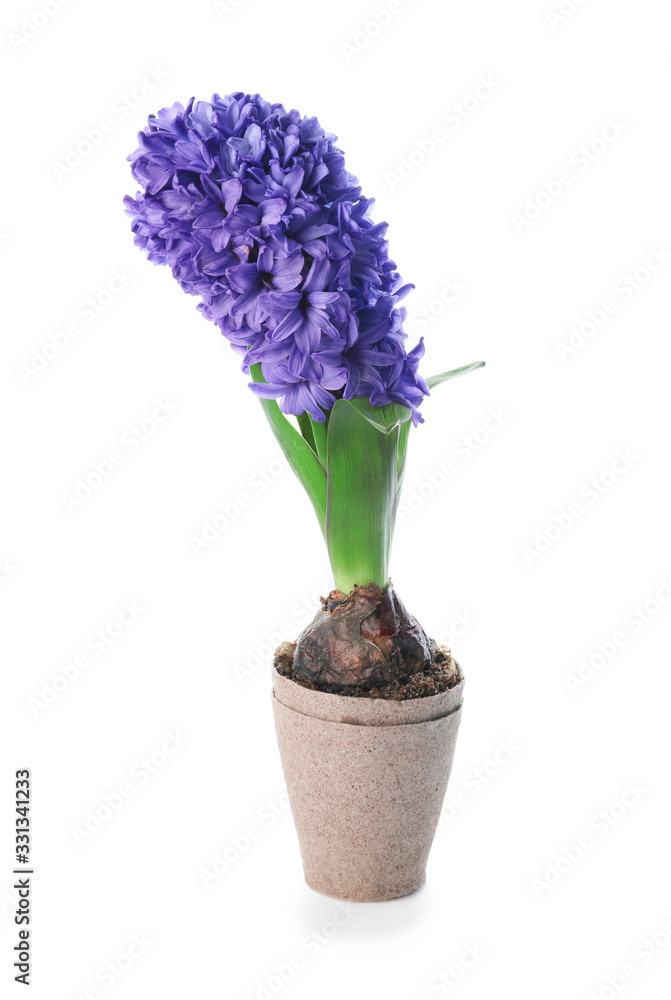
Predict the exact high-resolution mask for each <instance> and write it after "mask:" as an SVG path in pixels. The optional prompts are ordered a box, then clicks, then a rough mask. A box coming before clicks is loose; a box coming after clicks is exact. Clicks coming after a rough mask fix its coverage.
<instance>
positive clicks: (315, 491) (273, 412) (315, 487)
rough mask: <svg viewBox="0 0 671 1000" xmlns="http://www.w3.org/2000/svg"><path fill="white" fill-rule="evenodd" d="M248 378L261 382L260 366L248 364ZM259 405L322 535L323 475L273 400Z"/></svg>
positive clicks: (312, 455) (302, 440)
mask: <svg viewBox="0 0 671 1000" xmlns="http://www.w3.org/2000/svg"><path fill="white" fill-rule="evenodd" d="M250 371H251V375H252V378H253V380H254V381H255V382H265V379H264V377H263V373H262V372H261V365H260V364H256V365H251V367H250ZM259 402H260V403H261V406H262V407H263V410H264V413H265V415H266V417H267V418H268V423H269V424H270V426H271V428H272V431H273V434H274V435H275V437H276V439H277V442H278V444H279V446H280V448H281V449H282V451H283V452H284V457H285V458H286V460H287V462H288V463H289V465H290V466H291V468H292V469H293V471H294V472H295V473H296V475H297V476H298V478H299V479H300V481H301V483H302V485H303V487H304V488H305V490H306V492H307V494H308V496H309V497H310V500H311V501H312V506H313V507H314V509H315V513H316V515H317V519H318V520H319V526H320V527H321V529H322V532H324V534H325V533H326V502H327V497H326V472H325V470H324V467H323V465H322V464H321V463H320V461H319V459H318V458H317V456H316V455H315V453H314V451H313V450H312V448H311V447H310V445H309V444H308V442H307V441H305V440H304V438H302V437H301V435H300V434H299V433H298V431H297V430H296V428H295V427H294V426H293V424H291V423H289V421H288V420H287V418H286V417H285V416H284V414H283V413H282V411H281V410H280V408H279V406H278V405H277V402H276V401H275V400H274V399H261V398H260V397H259Z"/></svg>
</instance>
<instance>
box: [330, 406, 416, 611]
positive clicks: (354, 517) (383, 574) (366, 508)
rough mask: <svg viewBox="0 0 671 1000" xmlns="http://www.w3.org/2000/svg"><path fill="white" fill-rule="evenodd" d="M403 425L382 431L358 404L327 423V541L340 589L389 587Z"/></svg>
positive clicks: (338, 410)
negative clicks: (399, 428) (401, 428)
mask: <svg viewBox="0 0 671 1000" xmlns="http://www.w3.org/2000/svg"><path fill="white" fill-rule="evenodd" d="M398 436H399V432H398V426H397V425H396V426H394V427H393V428H391V429H390V431H389V432H385V433H380V425H379V424H378V423H377V422H373V421H371V420H370V419H369V418H368V416H365V415H363V414H362V412H361V408H360V407H359V406H357V405H355V401H354V400H347V399H339V400H337V401H336V403H335V405H334V407H333V409H332V410H331V415H330V418H329V425H328V460H327V484H328V485H327V492H328V501H327V508H326V542H327V545H328V549H329V556H330V559H331V566H332V567H333V575H334V577H335V583H336V587H338V589H339V590H342V591H343V592H344V593H346V594H347V593H349V591H350V590H352V588H353V587H354V585H355V584H358V585H359V586H361V587H364V586H366V585H367V584H369V583H377V584H378V585H379V586H380V587H382V588H385V587H386V586H387V577H388V568H389V555H390V552H391V542H392V537H393V533H394V519H395V515H396V504H397V496H398V472H397V466H398Z"/></svg>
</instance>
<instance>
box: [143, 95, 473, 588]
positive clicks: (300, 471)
mask: <svg viewBox="0 0 671 1000" xmlns="http://www.w3.org/2000/svg"><path fill="white" fill-rule="evenodd" d="M138 138H139V146H138V148H137V150H136V151H135V152H134V153H132V154H131V155H130V156H129V160H130V161H131V164H132V172H133V176H134V178H135V180H136V181H137V183H138V184H139V185H140V187H141V190H140V191H139V192H138V193H137V194H136V196H135V197H134V198H132V197H127V198H126V201H125V204H126V208H127V211H128V212H129V214H130V215H131V216H132V229H133V232H134V234H135V243H136V244H137V245H138V246H139V247H141V248H142V249H143V250H144V251H146V253H147V256H148V258H149V260H151V261H152V262H153V263H154V264H167V265H168V266H169V267H170V268H171V270H172V273H173V275H174V277H175V278H176V279H177V281H178V282H179V284H180V285H181V287H182V288H183V289H184V291H186V292H188V293H190V294H191V295H197V296H199V297H200V299H201V301H200V302H199V304H198V308H199V309H200V311H201V312H202V313H203V315H204V316H205V317H206V318H207V319H209V320H211V321H212V322H214V323H215V324H216V325H217V326H218V327H219V329H220V330H221V332H222V333H223V335H224V336H225V337H226V339H227V340H228V341H229V342H230V344H231V346H232V348H233V350H235V351H236V352H237V353H238V354H240V355H241V356H242V359H243V360H242V370H243V372H244V373H245V374H246V375H248V376H249V377H250V379H251V382H250V389H251V391H252V392H253V393H254V394H255V395H256V396H257V397H258V398H259V400H260V402H261V405H262V406H263V409H264V411H265V414H266V417H267V418H268V421H269V423H270V426H271V428H272V430H273V433H274V435H275V437H276V439H277V441H278V443H279V445H280V447H281V448H282V451H283V452H284V455H285V456H286V459H287V461H288V463H289V465H290V466H291V468H292V469H293V471H294V472H295V474H296V475H297V476H298V478H299V480H300V481H301V483H302V485H303V486H304V488H305V490H306V491H307V493H308V496H309V497H310V500H311V502H312V505H313V507H314V510H315V513H316V515H317V519H318V521H319V525H320V528H321V530H322V532H323V534H324V538H325V540H326V544H327V547H328V552H329V557H330V561H331V566H332V568H333V574H334V580H335V586H336V590H337V591H338V592H340V593H341V595H348V594H350V592H352V591H353V590H354V589H355V588H356V587H366V586H368V585H374V586H375V587H377V588H379V590H380V591H381V592H383V593H384V592H386V590H387V588H388V575H389V556H390V550H391V542H392V535H393V531H394V521H395V515H396V509H397V505H398V498H399V491H400V487H401V481H402V477H403V469H404V465H405V458H406V450H407V445H408V435H409V430H410V427H411V426H412V425H413V424H414V425H417V424H418V423H421V422H422V420H423V418H422V416H421V413H420V406H421V403H422V400H423V398H424V396H426V395H428V394H429V392H430V390H431V389H432V388H433V387H434V386H436V385H438V384H439V383H441V382H444V381H447V380H448V379H451V378H454V377H455V376H458V375H462V374H465V373H466V372H469V371H473V370H474V369H476V368H479V367H481V366H482V364H484V362H476V363H473V364H469V365H465V366H463V367H461V368H457V369H455V370H454V371H449V372H444V373H443V374H440V375H436V376H433V377H432V378H428V379H424V378H423V377H422V376H421V375H420V374H419V371H418V366H419V361H420V359H421V357H422V355H423V353H424V346H423V342H422V341H421V340H420V342H419V343H418V344H417V345H416V346H415V347H413V348H412V350H410V351H408V350H407V347H406V339H407V338H406V334H405V333H404V331H403V322H404V319H405V316H406V312H405V309H404V308H403V307H402V306H400V305H399V303H400V302H401V300H402V299H403V297H404V296H405V295H406V293H407V292H408V291H410V290H411V288H413V287H414V286H412V285H409V284H403V282H402V280H401V278H400V276H399V274H398V273H397V271H396V267H395V264H394V262H393V261H392V260H390V258H389V253H388V244H387V240H386V238H385V233H386V229H387V226H386V224H385V223H375V222H373V220H372V218H371V209H372V205H373V202H372V200H371V199H369V198H366V197H364V196H363V195H362V192H361V188H360V186H359V184H358V182H357V179H356V177H354V176H353V175H352V174H350V173H349V172H348V171H347V169H346V167H345V160H344V156H343V153H342V152H341V150H340V149H338V148H337V146H336V145H335V144H334V143H335V139H336V137H335V136H334V135H331V134H329V133H327V132H325V131H324V129H323V128H322V127H321V125H320V124H319V122H318V121H317V119H316V118H307V117H302V116H301V115H300V114H299V113H298V112H297V111H286V110H285V108H284V107H283V106H282V105H281V104H270V103H268V102H267V101H264V100H262V98H261V97H260V96H259V95H249V94H242V93H235V94H230V95H228V96H226V97H220V96H219V95H217V94H215V95H214V96H213V98H212V100H211V101H210V102H206V101H195V100H193V99H192V100H191V101H189V103H188V104H187V105H186V107H183V106H182V105H181V104H179V103H177V104H174V105H173V106H172V107H170V108H164V109H163V110H161V111H159V113H158V114H157V115H152V116H150V118H149V122H148V125H147V126H146V128H145V129H144V130H143V131H142V132H141V133H140V134H139V137H138ZM292 416H293V417H294V418H295V423H294V422H293V421H292V420H291V417H292Z"/></svg>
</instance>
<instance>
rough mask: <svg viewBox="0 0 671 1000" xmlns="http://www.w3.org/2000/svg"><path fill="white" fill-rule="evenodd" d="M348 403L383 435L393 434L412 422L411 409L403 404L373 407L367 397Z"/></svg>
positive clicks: (358, 397)
mask: <svg viewBox="0 0 671 1000" xmlns="http://www.w3.org/2000/svg"><path fill="white" fill-rule="evenodd" d="M347 402H348V403H349V404H350V405H351V406H353V407H354V409H355V410H357V411H358V412H359V413H360V414H361V416H362V417H365V418H366V420H368V421H369V422H370V423H371V424H372V425H373V427H375V428H376V429H377V430H378V431H381V432H382V433H383V434H391V432H392V431H393V430H394V428H395V427H398V426H399V424H404V423H405V422H406V420H410V416H411V412H410V409H409V407H407V406H404V405H403V403H387V404H386V405H385V406H373V404H372V403H371V401H370V399H368V397H367V396H355V397H354V399H349V400H347Z"/></svg>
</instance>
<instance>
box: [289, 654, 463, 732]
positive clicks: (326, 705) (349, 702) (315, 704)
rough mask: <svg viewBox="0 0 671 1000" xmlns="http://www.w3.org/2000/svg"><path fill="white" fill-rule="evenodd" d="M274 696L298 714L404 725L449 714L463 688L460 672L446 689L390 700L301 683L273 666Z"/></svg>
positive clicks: (326, 719)
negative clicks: (285, 675) (352, 695)
mask: <svg viewBox="0 0 671 1000" xmlns="http://www.w3.org/2000/svg"><path fill="white" fill-rule="evenodd" d="M272 678H273V697H274V698H275V699H277V701H278V702H279V703H280V704H281V705H284V706H285V707H286V708H289V709H292V710H293V711H294V712H298V713H300V714H301V715H306V716H308V717H311V718H316V719H321V720H322V721H323V722H340V723H347V724H348V725H354V726H403V725H412V724H415V723H419V722H428V721H430V720H433V719H442V718H444V717H445V716H446V715H451V714H452V713H453V712H455V711H457V709H458V708H460V706H461V702H462V695H463V689H464V678H463V675H462V677H461V680H460V681H459V682H458V684H455V686H454V687H453V688H450V689H449V690H448V691H442V692H440V693H439V694H432V695H427V696H426V697H424V698H407V699H405V700H404V701H392V700H390V699H389V698H353V697H350V696H349V695H342V694H331V693H329V692H327V691H314V690H312V689H310V688H306V687H303V685H302V684H299V683H298V682H297V681H295V680H293V679H292V678H291V677H284V676H282V674H280V673H278V672H277V670H276V668H275V667H274V666H273V668H272Z"/></svg>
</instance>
